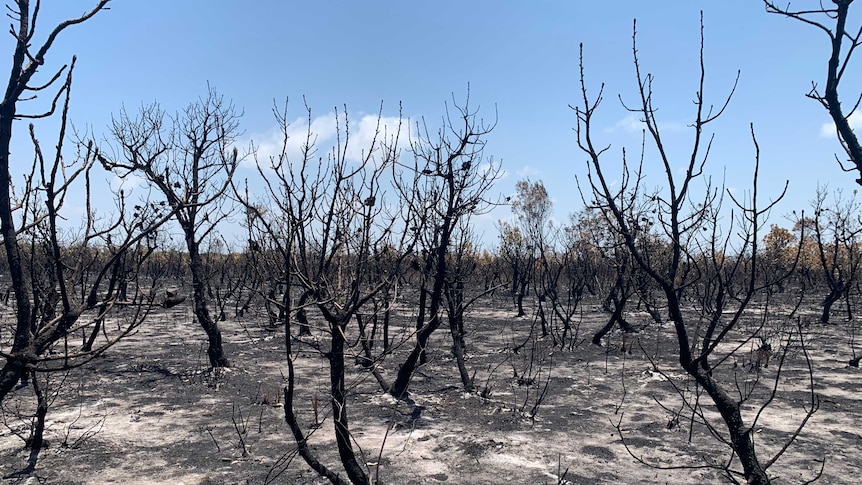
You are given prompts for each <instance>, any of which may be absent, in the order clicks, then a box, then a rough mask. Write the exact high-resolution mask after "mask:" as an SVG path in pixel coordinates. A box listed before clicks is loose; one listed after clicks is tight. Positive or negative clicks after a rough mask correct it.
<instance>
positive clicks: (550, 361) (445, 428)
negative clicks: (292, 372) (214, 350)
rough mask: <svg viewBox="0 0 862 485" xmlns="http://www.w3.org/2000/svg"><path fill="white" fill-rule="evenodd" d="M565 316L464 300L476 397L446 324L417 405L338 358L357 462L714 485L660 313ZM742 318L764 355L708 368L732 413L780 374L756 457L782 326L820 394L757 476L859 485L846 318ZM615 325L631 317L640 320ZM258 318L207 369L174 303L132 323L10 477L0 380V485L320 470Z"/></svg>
mask: <svg viewBox="0 0 862 485" xmlns="http://www.w3.org/2000/svg"><path fill="white" fill-rule="evenodd" d="M812 308H813V309H816V307H812ZM583 310H584V313H583V314H582V315H581V316H580V317H579V323H578V328H577V329H576V330H577V334H576V336H574V337H573V338H570V339H569V346H568V347H569V348H566V349H564V350H561V349H560V348H559V346H557V347H554V346H553V345H552V339H551V338H550V337H543V338H540V337H539V335H540V334H539V332H538V328H536V327H535V326H534V325H533V323H534V322H535V320H534V318H533V316H532V315H531V316H528V317H523V318H514V317H513V316H512V315H513V313H512V312H511V311H510V310H509V309H508V303H507V302H506V301H503V300H490V299H489V300H487V301H483V302H482V303H481V305H480V306H479V307H477V308H475V309H474V310H473V311H472V312H471V313H470V314H469V316H468V318H467V321H466V326H467V332H468V334H467V342H468V347H469V349H468V350H469V355H468V361H467V365H468V367H469V369H470V372H475V382H476V384H477V386H478V387H479V391H480V392H476V393H465V392H464V391H463V390H462V388H461V386H460V381H459V378H458V374H457V370H456V368H455V364H454V361H453V358H452V357H451V352H450V351H449V339H450V337H449V335H448V332H447V330H446V329H445V328H443V329H440V330H439V331H438V334H437V335H436V336H435V337H434V338H433V339H432V347H433V348H432V349H431V351H430V354H429V355H430V359H429V362H428V363H427V364H425V365H424V366H423V367H422V368H421V369H420V371H419V372H418V373H417V375H416V377H415V380H414V381H413V383H412V387H411V398H412V400H413V401H414V402H415V403H416V405H417V406H421V408H418V409H421V414H420V413H419V412H414V411H415V409H416V408H412V407H410V406H409V405H408V404H407V403H405V402H403V401H397V400H395V399H393V398H391V397H389V396H388V395H386V394H384V393H382V392H381V391H380V387H379V386H378V384H377V382H376V381H375V380H374V379H373V378H372V377H371V376H370V374H369V373H368V372H367V371H365V370H363V369H362V368H361V367H360V366H353V367H352V368H351V369H350V373H349V376H348V381H349V382H350V383H351V389H352V394H351V399H352V404H351V406H350V408H349V413H350V418H351V427H352V430H353V433H354V439H355V443H356V445H357V446H358V447H361V449H362V453H363V455H362V459H363V460H364V462H365V463H367V464H368V470H369V472H370V473H371V474H372V475H373V474H375V473H377V474H379V479H380V481H381V482H382V483H404V484H420V483H429V484H430V483H501V482H509V483H525V484H536V483H550V484H554V483H573V484H579V483H584V484H587V483H603V482H616V483H714V482H722V481H725V479H724V478H723V477H722V476H721V474H720V473H719V472H718V471H717V470H715V469H714V468H704V467H703V466H704V465H708V464H716V463H721V462H722V461H724V460H727V459H729V457H730V455H729V452H728V449H727V447H725V446H724V445H723V444H721V443H720V442H719V441H717V440H716V439H715V438H714V437H712V436H711V435H710V433H709V430H708V429H707V428H706V427H705V426H703V425H702V424H698V423H697V420H694V421H693V420H692V413H691V410H690V409H688V408H685V407H683V406H682V401H681V399H680V397H679V393H683V394H684V395H686V396H687V397H692V396H695V395H696V392H697V389H695V388H694V387H693V385H692V384H691V383H690V382H689V381H688V380H687V379H685V377H684V376H683V375H682V373H681V371H680V370H679V368H678V367H677V366H675V361H674V359H673V354H672V352H671V349H672V345H673V343H674V340H673V336H672V327H671V325H669V324H664V325H656V324H652V325H649V326H646V327H645V328H644V329H643V330H642V331H641V332H640V333H639V334H637V335H636V336H630V337H628V339H627V343H631V342H634V344H633V345H632V352H631V354H629V353H628V352H627V351H620V347H621V346H622V335H621V334H619V333H617V332H614V333H613V334H611V335H610V337H609V338H607V339H606V340H605V345H604V346H602V347H598V346H594V345H591V344H590V343H589V337H590V336H591V335H592V332H594V331H595V330H596V329H597V328H599V326H601V324H603V323H604V321H605V319H606V318H607V315H606V314H604V313H602V312H601V309H600V307H599V306H598V305H596V304H595V302H588V303H587V304H585V305H584V307H583ZM407 317H409V315H403V316H402V317H401V318H402V319H403V321H400V320H398V319H397V318H396V322H395V323H396V325H397V324H398V323H399V322H400V323H401V324H403V325H404V327H405V328H402V330H401V333H397V335H396V336H395V342H396V347H397V348H396V350H395V352H394V355H393V356H392V357H390V358H389V359H387V360H386V361H385V362H383V363H382V364H381V368H382V371H383V374H384V375H385V376H386V377H387V378H389V379H392V378H394V375H395V372H396V370H397V367H396V366H397V365H398V364H397V363H398V361H399V360H401V359H402V358H403V357H402V356H403V354H404V352H406V350H407V348H408V345H407V344H403V345H400V346H399V345H398V343H399V342H402V341H405V340H406V341H407V342H408V343H409V340H407V338H408V336H409V334H408V331H407V330H406V327H407V325H406V322H407V320H406V318H407ZM761 317H762V316H761V315H757V314H753V315H752V317H751V320H752V323H750V324H751V325H754V324H756V322H766V325H765V329H764V330H765V332H766V334H767V335H769V336H770V341H771V343H772V344H773V348H774V349H775V352H774V355H773V356H772V359H771V362H770V365H769V366H768V367H762V368H761V369H760V371H759V372H758V371H757V370H756V369H751V361H752V360H753V359H754V357H755V354H756V353H755V352H753V351H752V349H753V348H754V344H753V343H751V342H748V343H743V342H742V341H741V340H737V341H736V342H738V343H739V344H740V345H741V347H740V350H739V351H738V352H737V354H738V355H737V357H736V358H735V359H733V358H732V359H729V360H728V361H727V365H726V366H725V367H726V370H725V371H724V374H723V375H722V376H721V377H722V378H724V379H725V380H726V381H729V382H730V383H732V385H733V386H734V390H735V389H740V390H743V391H744V390H746V389H749V388H751V389H753V392H754V394H753V396H752V401H751V402H752V405H749V406H747V407H746V409H747V410H748V413H747V418H748V419H749V420H750V419H751V417H752V416H753V415H754V413H755V412H756V409H757V408H756V407H755V406H754V405H756V404H757V403H759V402H762V401H763V399H765V393H766V391H768V389H770V388H771V387H772V386H773V384H774V383H775V377H776V374H777V372H778V370H779V367H781V376H780V377H781V378H780V379H779V380H778V383H777V387H776V390H777V396H776V398H775V400H774V401H773V402H772V405H771V406H770V407H769V408H767V410H766V411H765V412H764V413H762V415H761V416H760V418H759V420H758V422H757V425H756V428H755V436H756V442H757V444H758V446H759V450H760V453H761V456H762V457H764V459H766V457H771V456H772V454H774V453H775V452H777V451H778V450H779V449H780V448H781V446H782V444H783V443H784V440H785V439H786V438H787V437H788V436H790V435H791V434H792V433H793V432H794V430H795V428H796V426H797V425H798V424H799V422H800V420H801V419H802V418H803V417H804V416H805V412H806V409H807V407H810V397H811V396H810V392H809V388H810V385H809V374H808V368H807V366H806V365H805V359H804V353H803V352H802V350H801V349H800V347H799V346H798V344H797V345H794V346H791V347H790V349H789V351H788V352H787V353H786V356H785V359H784V361H783V363H782V365H781V366H779V363H780V360H781V359H780V356H781V355H782V354H783V350H784V349H785V348H786V334H785V333H783V332H784V331H785V330H788V329H793V328H795V327H796V325H797V323H801V324H802V325H803V328H804V335H805V337H806V349H808V351H809V353H810V356H811V362H812V368H813V374H814V377H815V391H816V393H817V394H818V395H819V396H820V408H819V410H818V412H817V413H816V414H815V415H814V416H813V417H812V418H811V419H810V421H809V422H808V424H807V426H806V427H805V429H804V431H803V432H802V434H801V435H800V437H799V438H798V440H797V441H796V443H794V444H793V445H792V446H791V447H790V448H789V449H788V450H787V452H786V453H785V454H784V455H783V457H782V458H780V459H779V460H778V461H776V462H775V463H774V464H773V465H772V466H771V468H770V469H769V471H770V473H771V474H772V475H774V476H776V482H777V483H799V482H802V481H805V480H807V479H810V478H812V477H813V476H815V475H816V473H817V471H818V470H819V469H820V467H821V465H823V460H824V459H825V460H826V461H825V467H824V471H823V478H822V482H823V483H858V476H859V475H860V471H862V470H860V467H862V454H860V452H859V447H860V444H862V434H860V433H862V430H860V428H859V425H858V423H859V422H860V418H862V400H860V399H859V396H858V391H857V389H858V382H859V380H860V377H862V376H860V369H859V368H856V367H851V366H849V365H848V362H847V361H848V360H849V359H850V357H851V350H850V345H851V344H850V342H851V336H852V333H851V332H849V331H848V325H850V324H847V323H846V322H845V323H843V324H835V325H831V326H822V325H819V324H813V323H809V322H810V321H815V320H816V315H814V314H812V315H805V314H803V315H802V316H801V318H800V319H799V320H798V321H797V320H796V319H793V320H788V319H783V318H780V317H771V316H767V317H766V318H761ZM629 319H630V321H632V322H634V323H639V324H645V322H647V320H648V318H647V316H646V315H645V314H644V315H640V314H630V315H629ZM263 320H264V319H263V317H262V316H248V317H246V318H244V319H228V321H226V322H223V323H222V330H223V332H224V335H225V339H226V350H227V352H228V354H229V356H230V357H231V360H232V367H231V368H230V369H227V370H224V371H223V372H219V373H215V374H214V373H212V372H210V371H209V370H208V369H207V368H206V356H205V347H204V343H205V341H204V337H203V333H202V331H200V329H199V328H196V327H195V326H194V325H193V322H192V317H191V309H190V307H189V306H188V303H186V304H184V305H181V306H178V307H175V308H173V309H170V310H160V311H159V312H157V313H155V314H153V315H152V316H151V318H150V319H149V321H148V322H147V323H146V324H145V325H144V326H143V327H141V328H140V329H139V331H138V332H137V333H135V334H134V335H132V336H130V337H129V338H127V339H125V340H124V341H122V342H121V343H120V344H118V345H117V346H115V347H114V348H112V349H111V350H109V351H108V353H107V354H105V355H104V356H102V357H100V358H98V359H97V360H96V361H94V362H92V363H90V364H88V365H87V366H85V367H84V368H82V369H76V370H73V371H71V372H69V373H68V375H66V376H60V375H53V376H51V377H50V382H49V383H48V384H49V386H50V387H51V388H52V389H57V393H56V396H55V399H54V402H53V403H52V405H51V408H50V411H49V414H48V429H47V431H46V438H47V440H48V447H47V448H46V449H44V450H43V451H42V453H41V454H40V455H39V457H38V463H37V465H36V469H35V471H34V472H32V473H27V474H17V473H16V472H18V471H20V470H22V469H24V468H25V467H26V465H27V462H28V453H27V451H26V450H24V449H23V441H22V439H21V438H20V437H19V435H23V436H26V434H27V432H28V429H29V421H27V420H22V419H21V418H22V417H27V416H30V415H31V413H32V411H31V410H32V407H33V401H34V399H33V398H32V392H31V390H30V389H29V388H23V389H21V390H19V391H17V392H16V393H15V394H14V395H13V396H12V398H11V399H8V400H7V402H6V403H4V406H3V413H2V419H3V423H0V476H2V477H4V478H3V479H2V480H0V483H2V484H6V483H50V484H77V483H123V484H131V483H140V484H154V483H164V484H180V483H182V484H222V483H225V484H227V483H253V484H257V483H266V482H268V481H269V482H271V483H309V484H311V483H327V482H326V481H325V480H323V479H321V478H320V477H318V476H316V474H315V473H314V472H313V471H312V470H311V469H310V468H309V467H308V466H307V465H306V464H305V463H304V462H303V461H302V459H301V458H299V457H297V456H295V447H294V445H293V442H292V438H291V435H290V434H289V432H288V429H287V426H286V425H285V423H284V417H283V416H284V414H283V404H282V402H281V399H282V398H281V396H280V389H281V386H282V384H283V382H284V381H283V374H286V372H287V371H286V365H285V363H284V358H285V356H284V345H283V338H284V337H283V334H282V333H280V332H278V331H270V330H267V329H265V328H262V326H261V325H262V323H263ZM322 338H323V332H321V331H320V330H315V335H314V336H312V337H311V338H306V339H305V340H304V341H301V342H300V341H296V342H295V345H296V346H297V347H296V348H298V349H300V353H299V356H298V358H297V359H296V366H297V370H298V373H299V376H298V381H297V385H298V388H299V390H298V395H297V399H296V403H295V408H296V410H297V413H298V415H299V419H300V420H301V422H302V424H303V426H304V427H305V428H306V429H307V430H309V432H313V433H312V436H311V439H310V444H311V446H312V449H313V450H314V451H315V453H317V454H318V456H319V458H320V459H321V460H322V461H323V462H324V463H326V464H328V465H330V466H331V467H332V468H333V469H336V470H339V471H340V470H341V468H340V467H339V464H338V459H337V454H336V450H335V446H334V438H333V431H332V426H331V420H330V419H329V410H328V402H327V400H326V395H327V388H328V370H327V367H326V360H325V358H324V357H323V356H322V355H321V353H320V352H319V351H318V350H317V349H316V347H325V341H323V340H322ZM796 341H798V339H796ZM727 348H730V346H728V347H727ZM516 349H517V352H516V351H515V350H516ZM723 350H726V349H723ZM731 360H735V362H736V365H735V366H734V365H732V364H731ZM61 379H65V380H64V381H63V382H62V385H59V384H60V381H61ZM315 400H317V402H318V403H319V410H318V413H319V416H318V418H317V419H318V420H319V421H320V426H319V427H315V426H314V421H315V415H314V410H313V408H314V404H313V403H314V402H315ZM707 400H708V398H707V397H706V396H701V402H706V401H707ZM537 402H538V404H539V405H538V406H536V404H537ZM711 409H712V408H711V407H710V406H705V413H706V415H707V416H706V417H707V418H709V419H712V420H713V422H715V424H716V426H717V428H718V430H719V431H720V432H723V427H722V426H721V424H720V422H719V421H715V418H716V416H715V414H714V413H713V412H712V411H711ZM417 415H418V419H415V418H416V417H417ZM634 457H638V459H635V458H634ZM638 460H640V461H641V462H639V461H638ZM644 462H645V463H649V464H651V465H652V466H648V465H646V464H644ZM342 476H344V474H343V472H342Z"/></svg>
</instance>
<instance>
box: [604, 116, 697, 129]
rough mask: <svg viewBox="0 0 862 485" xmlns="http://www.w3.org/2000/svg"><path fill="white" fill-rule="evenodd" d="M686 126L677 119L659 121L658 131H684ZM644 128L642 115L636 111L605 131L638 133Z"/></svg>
mask: <svg viewBox="0 0 862 485" xmlns="http://www.w3.org/2000/svg"><path fill="white" fill-rule="evenodd" d="M687 127H688V125H686V124H685V123H680V122H677V121H659V122H658V129H659V132H660V133H661V132H663V133H679V132H682V131H685V129H686V128H687ZM645 129H646V124H645V123H644V122H643V116H642V115H640V114H637V113H629V114H628V115H626V116H625V118H622V119H621V120H619V121H617V122H616V123H614V124H613V125H612V126H610V127H609V128H606V129H605V133H613V132H615V131H624V132H626V133H640V132H641V131H643V130H645Z"/></svg>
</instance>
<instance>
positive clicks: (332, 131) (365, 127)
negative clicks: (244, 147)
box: [241, 112, 409, 169]
mask: <svg viewBox="0 0 862 485" xmlns="http://www.w3.org/2000/svg"><path fill="white" fill-rule="evenodd" d="M347 121H348V126H347V129H349V133H346V132H345V125H344V118H343V117H340V118H336V114H335V113H334V112H329V113H326V114H324V115H321V116H318V117H316V118H312V120H311V128H310V130H309V126H308V119H306V118H297V119H295V120H294V121H292V122H291V123H290V124H289V125H288V127H287V130H286V133H285V132H284V131H283V130H282V129H281V128H280V127H277V126H276V127H273V128H271V129H269V130H267V131H264V132H261V133H254V134H251V135H249V136H248V138H247V140H245V141H244V143H246V144H247V143H248V142H249V141H251V142H253V143H254V147H255V151H256V153H257V157H256V160H257V162H255V158H253V157H250V158H249V159H247V160H246V161H245V162H244V164H245V165H246V166H247V167H254V166H255V163H258V164H260V166H261V167H263V168H264V169H268V168H270V167H271V166H272V162H273V161H275V160H278V157H279V156H280V155H281V153H282V151H283V152H284V153H285V154H286V155H287V158H288V160H290V161H291V162H293V163H298V162H300V161H301V160H302V151H303V148H304V146H305V145H306V143H311V144H312V145H313V149H314V153H313V155H314V156H315V158H316V157H323V158H324V159H325V158H326V157H327V155H328V154H330V153H332V152H333V151H334V150H336V149H337V148H339V147H336V145H337V144H338V143H340V144H341V145H342V147H343V146H344V144H345V141H346V143H347V152H346V153H345V157H346V159H347V160H349V161H354V162H357V161H360V160H363V159H364V158H365V156H366V155H367V153H368V150H370V149H371V148H372V145H373V148H374V149H375V150H379V149H380V148H381V144H384V143H385V144H389V143H391V142H392V141H393V140H394V138H395V137H396V136H398V137H399V145H400V146H402V147H406V146H408V145H409V140H408V136H409V135H408V131H407V129H406V127H407V126H408V123H409V121H408V120H407V119H404V120H401V119H400V118H398V117H397V116H384V117H378V116H377V115H362V116H359V117H357V118H354V117H352V116H351V117H350V118H349V119H348V120H347ZM339 124H340V126H339ZM339 130H340V133H339ZM399 130H400V133H399ZM309 131H310V133H311V135H310V138H309ZM285 134H286V135H287V140H286V141H285ZM375 137H376V138H375ZM339 138H340V140H339ZM241 143H242V142H241Z"/></svg>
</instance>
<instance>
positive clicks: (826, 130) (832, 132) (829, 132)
mask: <svg viewBox="0 0 862 485" xmlns="http://www.w3.org/2000/svg"><path fill="white" fill-rule="evenodd" d="M847 121H849V122H850V128H852V129H853V131H856V130H857V129H858V128H860V127H862V113H860V112H859V111H855V112H853V114H851V115H850V118H848V119H847ZM837 137H838V131H837V130H836V129H835V123H833V122H832V121H829V122H828V123H823V125H821V126H820V138H837Z"/></svg>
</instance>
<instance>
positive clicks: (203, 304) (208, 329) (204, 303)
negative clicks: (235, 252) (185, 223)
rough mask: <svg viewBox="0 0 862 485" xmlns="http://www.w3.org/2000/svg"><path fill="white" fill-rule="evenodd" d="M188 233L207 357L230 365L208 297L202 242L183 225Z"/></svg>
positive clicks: (215, 364)
mask: <svg viewBox="0 0 862 485" xmlns="http://www.w3.org/2000/svg"><path fill="white" fill-rule="evenodd" d="M183 231H184V232H185V234H186V247H187V249H188V251H189V271H190V272H191V274H192V299H193V302H192V304H193V306H194V307H193V308H194V309H193V312H194V315H195V318H196V319H197V321H198V324H200V326H201V328H202V329H203V330H204V333H206V335H207V341H208V347H207V357H208V358H209V363H210V367H213V368H216V367H230V362H229V361H228V359H227V357H226V356H225V352H224V348H223V346H222V335H221V329H219V326H218V323H217V322H216V321H215V320H214V319H213V318H212V315H211V314H210V311H209V301H208V299H207V291H206V289H207V274H206V271H205V268H204V263H203V259H202V258H201V253H200V244H199V243H198V241H197V239H196V238H195V233H194V228H186V227H183Z"/></svg>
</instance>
